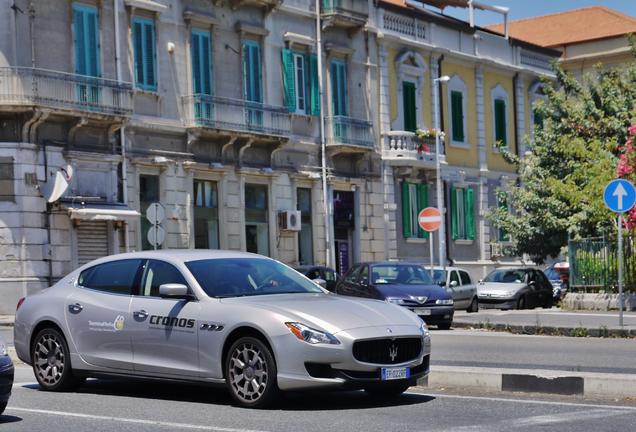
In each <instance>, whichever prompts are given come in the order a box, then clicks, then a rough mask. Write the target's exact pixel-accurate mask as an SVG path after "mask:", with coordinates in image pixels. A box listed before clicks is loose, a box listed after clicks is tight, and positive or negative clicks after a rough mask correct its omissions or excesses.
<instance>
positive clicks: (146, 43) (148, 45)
mask: <svg viewBox="0 0 636 432" xmlns="http://www.w3.org/2000/svg"><path fill="white" fill-rule="evenodd" d="M132 38H133V53H134V57H135V86H136V87H137V88H139V89H142V90H148V91H156V90H157V49H156V46H155V23H154V21H153V20H152V19H150V18H142V17H134V18H133V29H132Z"/></svg>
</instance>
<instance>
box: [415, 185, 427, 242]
mask: <svg viewBox="0 0 636 432" xmlns="http://www.w3.org/2000/svg"><path fill="white" fill-rule="evenodd" d="M426 207H428V185H427V184H423V183H420V184H418V185H417V213H418V215H419V213H420V212H421V211H422V210H424V209H425V208H426ZM418 237H420V238H428V237H429V233H428V232H426V231H424V230H423V229H422V228H418Z"/></svg>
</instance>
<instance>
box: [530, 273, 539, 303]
mask: <svg viewBox="0 0 636 432" xmlns="http://www.w3.org/2000/svg"><path fill="white" fill-rule="evenodd" d="M528 287H529V291H528V303H529V304H528V306H529V307H532V308H533V307H536V306H537V305H538V304H540V303H541V282H540V281H539V279H538V278H537V272H536V271H535V270H529V271H528Z"/></svg>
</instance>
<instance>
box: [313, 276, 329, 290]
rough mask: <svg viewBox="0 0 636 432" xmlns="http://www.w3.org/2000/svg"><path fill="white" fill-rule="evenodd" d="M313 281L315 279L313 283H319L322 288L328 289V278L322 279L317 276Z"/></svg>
mask: <svg viewBox="0 0 636 432" xmlns="http://www.w3.org/2000/svg"><path fill="white" fill-rule="evenodd" d="M312 281H313V283H315V284H316V285H318V286H319V287H320V288H324V289H327V281H326V280H324V279H320V278H316V279H312Z"/></svg>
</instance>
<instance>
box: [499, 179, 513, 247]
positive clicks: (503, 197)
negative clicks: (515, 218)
mask: <svg viewBox="0 0 636 432" xmlns="http://www.w3.org/2000/svg"><path fill="white" fill-rule="evenodd" d="M497 207H499V208H500V209H502V210H504V211H505V212H510V206H509V204H508V194H506V192H503V191H498V192H497ZM497 240H499V241H500V242H508V241H510V234H509V233H508V231H506V230H505V229H503V228H498V229H497Z"/></svg>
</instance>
